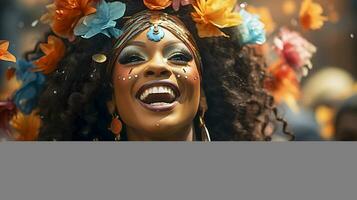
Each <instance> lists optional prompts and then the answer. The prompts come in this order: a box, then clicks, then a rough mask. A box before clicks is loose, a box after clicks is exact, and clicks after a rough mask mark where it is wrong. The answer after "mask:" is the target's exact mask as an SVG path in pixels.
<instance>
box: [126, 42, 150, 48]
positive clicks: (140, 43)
mask: <svg viewBox="0 0 357 200" xmlns="http://www.w3.org/2000/svg"><path fill="white" fill-rule="evenodd" d="M129 45H133V46H140V47H146V44H145V42H142V41H130V42H128V44H127V46H129Z"/></svg>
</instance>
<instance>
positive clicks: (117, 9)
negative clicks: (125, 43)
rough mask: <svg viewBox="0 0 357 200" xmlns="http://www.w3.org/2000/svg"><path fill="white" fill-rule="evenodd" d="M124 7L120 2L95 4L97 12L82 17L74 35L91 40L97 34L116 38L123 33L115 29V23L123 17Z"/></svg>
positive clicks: (102, 0) (102, 1)
mask: <svg viewBox="0 0 357 200" xmlns="http://www.w3.org/2000/svg"><path fill="white" fill-rule="evenodd" d="M125 9H126V6H125V4H124V3H122V2H112V3H107V2H105V1H104V0H101V1H100V2H99V3H98V4H97V12H96V13H95V14H92V15H88V16H85V17H82V18H81V20H80V21H79V23H78V24H77V26H76V27H75V28H74V34H75V35H77V36H82V38H86V39H88V38H91V37H93V36H95V35H97V34H99V33H102V34H104V35H106V36H108V37H111V36H112V37H114V38H118V37H119V36H120V35H121V34H122V33H123V32H122V31H121V30H120V29H117V28H115V26H116V24H117V23H116V21H114V20H117V19H119V18H121V17H123V16H124V13H125Z"/></svg>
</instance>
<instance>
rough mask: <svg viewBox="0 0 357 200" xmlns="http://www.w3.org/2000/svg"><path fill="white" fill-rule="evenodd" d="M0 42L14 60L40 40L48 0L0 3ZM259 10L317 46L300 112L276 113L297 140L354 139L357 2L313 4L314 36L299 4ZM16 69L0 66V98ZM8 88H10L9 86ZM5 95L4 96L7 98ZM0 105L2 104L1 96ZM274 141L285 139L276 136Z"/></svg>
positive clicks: (270, 4) (283, 1)
mask: <svg viewBox="0 0 357 200" xmlns="http://www.w3.org/2000/svg"><path fill="white" fill-rule="evenodd" d="M0 2H1V6H0V40H8V41H10V48H9V51H10V52H12V53H13V54H14V55H15V56H16V57H17V58H21V57H23V55H24V53H25V52H27V51H31V50H33V49H34V47H35V45H36V43H37V42H39V41H44V40H45V38H44V33H45V32H46V31H48V30H49V27H48V25H44V24H42V23H41V22H39V18H40V17H41V15H43V14H44V13H45V11H46V7H45V5H47V4H49V3H50V2H52V1H50V0H0ZM240 2H242V3H244V2H246V3H247V4H248V6H249V5H253V6H254V7H258V8H267V9H268V10H269V11H270V14H271V17H272V20H273V22H274V24H275V26H274V27H275V28H274V29H273V31H272V33H271V35H274V34H275V33H276V32H278V30H279V28H280V27H289V28H290V29H292V30H295V31H298V32H300V33H301V35H303V37H305V38H306V39H307V40H308V41H310V42H311V43H313V44H314V45H315V46H316V47H317V49H318V50H317V53H316V54H315V55H314V57H313V59H312V63H313V69H312V70H311V71H310V74H309V75H308V76H307V77H305V78H303V79H302V80H301V91H302V97H301V98H300V99H299V101H298V106H299V109H298V111H296V110H292V109H290V108H289V107H288V106H287V105H286V104H284V103H281V104H280V105H279V110H280V114H281V115H282V116H283V117H284V118H285V119H286V120H287V121H288V122H289V130H290V131H292V132H293V133H294V134H295V135H296V140H302V141H311V140H313V141H316V140H317V141H318V140H357V97H356V96H355V95H356V91H357V90H356V89H357V88H356V83H355V82H356V81H355V80H356V77H357V53H356V52H357V38H356V37H357V22H356V20H357V0H315V2H318V3H320V4H321V5H322V7H323V9H324V16H327V17H328V22H326V23H325V25H324V26H323V27H322V28H321V29H319V30H316V31H305V30H302V29H301V28H300V27H299V25H298V17H299V10H300V6H301V2H302V0H269V1H262V0H249V1H244V2H243V1H240ZM13 65H14V64H12V63H9V62H0V85H1V86H0V93H2V94H6V93H7V90H9V91H8V92H11V83H8V82H5V81H4V80H5V75H6V69H7V68H8V67H11V66H13ZM9 84H10V85H9ZM5 96H6V95H5ZM0 98H2V99H0V100H5V99H4V98H5V97H4V95H3V97H2V96H0ZM273 140H275V141H284V140H286V138H285V137H284V135H283V134H282V133H279V132H277V134H276V136H274V138H273Z"/></svg>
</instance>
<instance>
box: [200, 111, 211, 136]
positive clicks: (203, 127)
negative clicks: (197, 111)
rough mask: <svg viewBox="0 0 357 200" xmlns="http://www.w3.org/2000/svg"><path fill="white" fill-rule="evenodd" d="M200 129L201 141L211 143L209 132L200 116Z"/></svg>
mask: <svg viewBox="0 0 357 200" xmlns="http://www.w3.org/2000/svg"><path fill="white" fill-rule="evenodd" d="M200 128H201V138H202V141H204V142H211V137H210V134H209V131H208V129H207V127H206V124H205V122H204V120H203V118H202V117H201V116H200Z"/></svg>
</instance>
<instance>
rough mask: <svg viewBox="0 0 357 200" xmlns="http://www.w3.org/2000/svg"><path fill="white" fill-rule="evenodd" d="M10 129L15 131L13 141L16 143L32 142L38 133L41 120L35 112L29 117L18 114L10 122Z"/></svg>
mask: <svg viewBox="0 0 357 200" xmlns="http://www.w3.org/2000/svg"><path fill="white" fill-rule="evenodd" d="M10 125H11V127H12V128H13V129H14V130H15V133H14V139H16V140H18V141H34V140H36V139H37V137H38V134H39V132H40V126H41V119H40V117H39V116H38V115H37V111H34V112H32V113H31V114H30V115H24V114H22V113H20V112H18V113H17V115H15V116H14V117H13V118H12V120H11V121H10Z"/></svg>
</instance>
